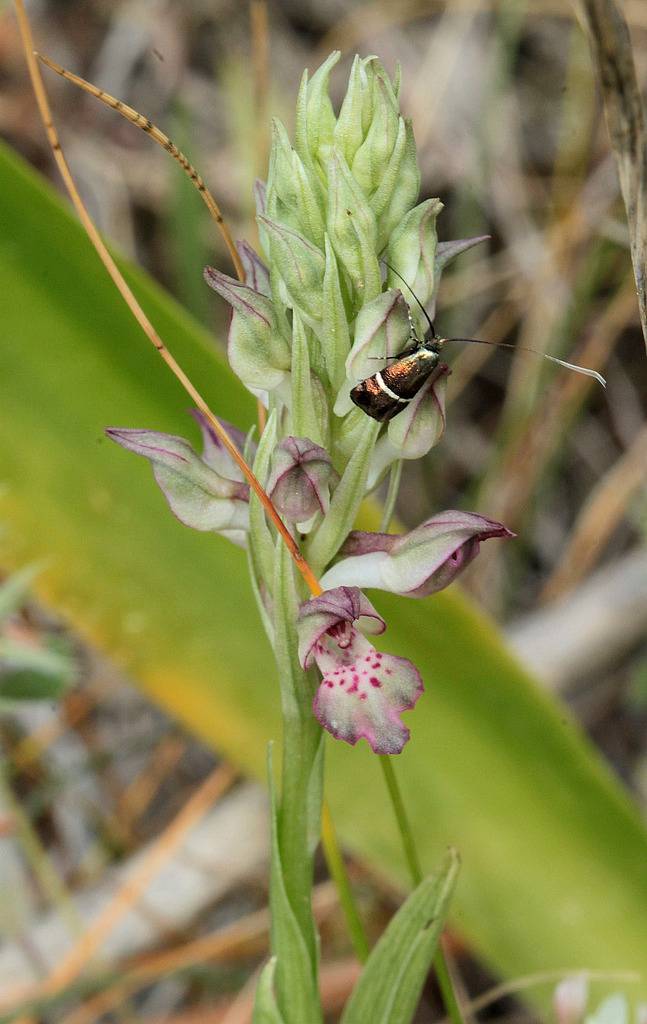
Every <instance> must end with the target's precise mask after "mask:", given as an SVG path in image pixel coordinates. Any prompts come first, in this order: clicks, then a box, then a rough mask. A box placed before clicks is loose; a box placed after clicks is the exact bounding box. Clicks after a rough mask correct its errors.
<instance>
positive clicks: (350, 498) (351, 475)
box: [307, 416, 379, 572]
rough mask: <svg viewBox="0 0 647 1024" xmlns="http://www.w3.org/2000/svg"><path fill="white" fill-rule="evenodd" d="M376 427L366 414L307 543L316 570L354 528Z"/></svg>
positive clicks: (309, 558) (325, 563)
mask: <svg viewBox="0 0 647 1024" xmlns="http://www.w3.org/2000/svg"><path fill="white" fill-rule="evenodd" d="M378 430H379V424H377V423H376V422H375V421H374V420H370V419H369V418H368V416H367V417H366V423H365V424H364V429H363V431H362V435H361V437H360V439H359V442H358V445H357V448H356V449H355V451H354V452H353V455H352V456H351V458H350V461H349V463H348V465H347V466H346V469H345V470H344V474H343V476H342V478H341V480H340V481H339V483H338V484H337V487H336V488H335V491H334V492H333V496H332V499H331V502H330V508H329V509H328V513H327V515H326V518H325V519H324V521H323V522H322V524H321V526H319V527H318V529H317V531H316V533H315V534H314V535H313V537H312V540H311V541H310V543H309V544H308V547H307V558H308V561H310V562H311V563H312V567H313V569H314V571H315V572H321V571H322V570H323V569H324V568H325V566H326V565H328V562H329V561H330V559H331V558H333V557H334V555H336V554H337V551H338V550H339V548H340V546H341V544H342V542H343V541H344V539H345V537H346V536H347V534H348V533H349V532H350V530H351V529H352V527H353V522H354V521H355V517H356V516H357V512H358V510H359V506H360V505H361V503H362V497H363V495H364V491H365V489H366V478H367V477H368V470H369V463H370V460H371V452H372V451H373V446H374V444H375V438H376V437H377V433H378Z"/></svg>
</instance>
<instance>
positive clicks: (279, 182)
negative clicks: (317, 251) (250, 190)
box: [267, 120, 324, 248]
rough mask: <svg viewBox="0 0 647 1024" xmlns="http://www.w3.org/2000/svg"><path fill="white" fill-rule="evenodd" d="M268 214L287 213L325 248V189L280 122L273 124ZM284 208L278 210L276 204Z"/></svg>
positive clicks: (305, 232) (299, 227)
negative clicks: (304, 162) (323, 193)
mask: <svg viewBox="0 0 647 1024" xmlns="http://www.w3.org/2000/svg"><path fill="white" fill-rule="evenodd" d="M267 187H268V196H269V198H268V204H267V205H268V211H269V212H270V215H271V216H272V217H273V218H274V217H276V216H277V215H279V216H280V210H281V209H283V210H285V211H286V213H287V214H288V215H289V219H290V223H291V224H292V225H293V226H295V227H296V228H297V229H298V230H299V231H301V232H302V233H303V234H304V235H305V236H306V237H307V238H309V239H310V240H311V241H313V242H314V243H315V244H316V245H318V246H319V248H323V236H324V217H323V203H322V198H321V188H320V185H319V182H318V181H317V179H316V176H315V174H314V172H313V171H310V170H308V169H307V168H306V167H305V166H304V164H303V161H302V160H301V158H300V157H299V155H298V153H297V152H296V150H294V149H293V148H292V146H291V145H290V140H289V138H288V134H287V132H286V130H285V128H284V127H283V125H282V124H281V122H280V121H278V120H274V121H273V122H272V149H271V153H270V173H269V177H268V186H267ZM277 199H278V200H280V202H281V203H282V204H283V205H282V208H280V207H277V205H276V200H277Z"/></svg>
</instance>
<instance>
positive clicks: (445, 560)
mask: <svg viewBox="0 0 647 1024" xmlns="http://www.w3.org/2000/svg"><path fill="white" fill-rule="evenodd" d="M513 536H514V534H513V533H511V532H510V530H508V529H507V528H506V527H505V526H502V524H501V523H497V522H495V521H494V520H493V519H486V518H485V516H479V515H476V513H474V512H460V511H456V510H453V509H450V510H448V511H447V512H439V513H438V514H437V515H435V516H432V517H431V518H430V519H427V520H425V522H424V523H421V524H420V526H417V527H416V528H415V530H410V531H409V532H408V533H404V534H391V533H365V532H363V531H361V530H357V531H355V532H354V533H351V534H349V536H348V539H347V541H346V543H345V544H344V546H343V547H342V550H341V554H342V556H343V557H342V558H341V559H340V561H339V562H337V564H336V565H333V567H332V568H331V569H329V570H328V572H327V573H325V575H324V576H323V578H322V581H321V582H322V586H324V587H340V586H344V585H348V584H351V583H352V584H353V585H355V586H359V587H376V588H379V589H380V590H387V591H390V592H391V593H394V594H403V595H404V596H406V597H428V596H429V594H435V593H436V592H437V591H438V590H442V589H443V588H444V587H447V586H449V584H450V583H451V582H452V580H454V579H455V578H456V577H457V576H458V574H459V573H460V572H462V571H463V569H465V567H466V566H467V565H469V563H470V562H471V561H472V559H474V558H476V555H477V554H478V551H479V547H480V545H481V542H482V541H484V540H489V539H490V538H491V537H502V538H505V537H513Z"/></svg>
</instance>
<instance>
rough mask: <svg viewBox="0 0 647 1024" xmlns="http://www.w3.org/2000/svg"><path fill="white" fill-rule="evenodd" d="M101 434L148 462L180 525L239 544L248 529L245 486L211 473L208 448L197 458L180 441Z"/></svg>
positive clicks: (145, 434) (151, 434)
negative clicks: (229, 534)
mask: <svg viewBox="0 0 647 1024" xmlns="http://www.w3.org/2000/svg"><path fill="white" fill-rule="evenodd" d="M106 434H107V435H108V437H109V438H111V440H113V441H116V442H117V444H120V445H121V446H122V448H127V449H128V450H129V451H131V452H135V454H137V455H143V456H144V457H145V458H147V459H148V460H149V462H150V463H151V465H152V467H153V474H154V476H155V479H156V480H157V483H158V484H159V486H160V489H161V490H162V493H163V494H164V497H165V498H166V500H167V502H168V504H169V506H170V509H171V511H172V512H173V514H174V515H175V516H177V518H178V519H179V520H180V522H181V523H184V525H185V526H190V527H192V528H193V529H194V530H213V531H216V532H219V531H236V532H235V533H234V535H233V537H232V539H234V540H235V541H238V542H240V540H241V535H240V531H241V530H245V529H247V525H248V503H249V487H248V486H247V484H245V483H242V482H241V481H240V480H236V479H228V478H226V477H225V476H223V475H221V474H220V473H218V472H216V470H215V469H212V467H211V465H209V461H212V462H213V461H214V457H215V452H214V451H213V449H211V450H209V452H208V453H207V458H205V457H204V456H203V457H200V456H199V455H197V454H196V452H195V451H194V450H193V448H192V447H191V445H190V444H189V442H188V441H185V440H184V438H182V437H174V436H173V435H172V434H162V433H159V432H158V431H156V430H126V429H123V428H118V427H109V428H108V429H107V430H106ZM219 458H220V457H219V456H218V460H219ZM207 459H209V461H207Z"/></svg>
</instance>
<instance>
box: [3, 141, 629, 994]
mask: <svg viewBox="0 0 647 1024" xmlns="http://www.w3.org/2000/svg"><path fill="white" fill-rule="evenodd" d="M0 223H2V226H3V229H2V232H0V294H2V295H3V296H4V297H5V302H4V303H3V331H2V337H1V339H0V379H2V381H3V382H5V381H6V382H9V383H10V385H11V386H8V387H5V388H4V389H3V397H2V416H0V480H1V481H2V500H1V502H0V521H1V522H2V523H3V526H4V527H5V528H4V529H3V531H2V537H1V538H0V539H1V542H2V549H1V550H0V564H2V566H3V568H4V569H12V568H17V567H19V566H22V565H25V564H26V563H27V562H29V561H32V560H35V559H47V560H48V561H47V568H46V569H45V570H43V572H42V573H41V574H40V576H39V578H38V580H37V581H36V584H35V588H34V589H35V590H36V591H37V592H38V594H39V596H40V597H41V598H45V599H47V600H50V601H51V602H52V604H53V605H54V606H55V607H56V608H57V609H58V610H60V611H61V612H63V613H64V614H65V615H66V617H67V618H68V620H69V621H70V622H72V623H73V624H74V625H75V627H76V628H77V629H78V630H79V631H80V632H81V634H82V635H84V636H85V638H86V639H88V640H89V641H91V642H93V643H95V644H96V645H97V646H98V647H100V648H101V649H102V650H104V651H106V652H108V653H110V654H111V655H112V656H113V657H114V658H115V659H116V660H117V661H118V662H119V664H120V665H122V666H123V667H124V668H125V669H127V670H128V672H129V673H130V675H131V676H132V677H133V678H135V679H138V680H139V682H140V684H141V685H142V687H143V688H144V689H145V690H146V691H147V692H148V693H150V694H151V695H153V696H155V697H156V699H157V700H159V701H160V702H161V703H162V704H163V705H165V706H166V707H167V708H168V709H169V710H170V711H172V713H173V714H175V715H177V716H178V718H180V719H182V720H183V721H184V722H186V723H187V724H188V725H190V726H191V727H192V728H193V729H194V730H195V731H196V732H197V733H198V734H200V735H201V736H202V737H203V738H204V739H205V740H208V741H209V742H211V743H213V744H214V745H215V746H216V747H217V748H218V749H219V751H220V752H221V753H222V754H224V755H225V756H228V757H230V758H231V759H232V760H233V761H234V762H235V763H237V764H239V765H241V766H242V767H243V768H244V769H246V770H247V771H249V772H252V773H255V774H256V775H257V776H258V777H264V770H265V766H264V751H265V746H266V742H267V740H268V738H270V737H272V736H276V735H277V734H278V731H279V697H278V690H277V684H276V680H275V673H274V669H273V667H272V662H271V653H270V650H269V647H268V644H267V642H266V640H265V638H264V635H263V631H262V629H261V627H260V623H259V620H258V616H257V612H256V608H255V606H254V602H253V597H252V591H251V586H250V583H249V579H248V575H247V567H246V563H245V556H244V553H243V552H242V551H240V550H238V549H236V548H234V547H233V546H232V545H230V544H228V542H227V541H226V540H224V539H223V538H221V537H217V536H214V537H211V536H205V535H204V534H198V533H196V532H194V531H192V530H188V529H187V528H185V527H183V526H181V525H180V524H179V523H178V522H176V521H175V520H174V519H173V518H172V517H171V516H170V514H169V512H168V509H167V507H166V503H165V501H164V498H163V496H162V495H161V494H160V493H159V491H158V490H157V489H156V487H155V485H154V483H153V482H152V480H151V479H150V474H149V473H147V472H145V467H143V466H142V464H141V461H140V460H138V459H132V458H128V456H127V454H126V453H124V452H122V451H120V450H119V449H118V448H117V447H116V446H114V445H111V444H110V442H109V441H107V440H104V437H103V428H104V427H105V426H106V425H107V424H110V423H121V424H124V425H126V424H132V425H133V426H141V427H150V428H151V429H157V430H167V431H169V432H172V433H184V431H185V427H186V424H187V418H186V415H185V410H186V407H187V405H188V402H187V398H186V396H185V394H184V392H183V391H182V390H181V389H180V387H179V385H178V384H177V383H176V382H175V381H174V380H173V379H172V378H171V377H170V375H169V373H168V371H167V369H166V368H165V367H164V366H163V365H162V363H161V361H160V360H159V358H158V356H157V354H156V353H155V352H154V350H153V348H152V346H151V345H150V344H149V343H148V342H147V341H146V340H145V339H144V338H143V337H142V335H141V334H140V332H139V329H138V328H137V327H136V325H135V324H134V323H133V321H132V320H131V318H130V315H129V314H128V312H127V310H126V309H125V308H124V307H123V306H122V304H121V301H120V300H119V299H118V297H117V296H116V295H115V293H114V289H113V287H112V285H111V284H110V282H109V281H108V279H107V277H106V276H105V272H104V270H103V268H102V267H101V266H100V265H99V263H98V260H96V259H95V256H94V254H93V252H92V250H91V249H90V246H89V244H88V242H87V241H86V240H85V238H84V236H83V233H82V231H81V229H80V228H79V226H78V225H77V224H76V223H74V222H73V220H72V219H71V217H70V216H69V215H68V214H67V212H65V211H64V210H63V209H62V206H61V203H60V200H58V199H57V198H56V197H55V196H54V194H53V193H52V192H51V190H49V189H47V188H45V186H44V185H43V184H42V183H41V181H40V179H39V178H38V177H37V176H36V175H35V174H34V173H32V172H31V171H29V170H28V169H27V168H26V167H25V165H24V164H23V163H22V161H20V160H19V159H18V158H16V157H14V156H10V155H9V154H8V152H7V151H6V150H4V149H2V150H0ZM225 269H227V268H225ZM129 278H130V279H131V280H132V281H133V282H134V286H135V288H136V291H137V293H138V295H139V296H140V297H141V299H142V301H143V302H144V305H145V306H146V309H147V311H148V312H149V314H150V315H151V317H152V318H153V321H154V322H155V324H156V326H157V327H158V328H159V329H160V331H161V333H162V335H163V337H164V338H165V340H166V341H167V342H168V344H169V345H170V346H171V348H172V350H173V352H174V354H175V355H176V356H177V358H178V359H179V360H180V362H181V363H182V365H183V366H184V367H185V369H186V370H187V372H188V373H189V375H190V376H191V378H192V379H193V380H195V382H196V383H197V384H198V385H199V386H200V387H201V388H203V390H204V393H205V397H206V398H207V400H208V401H209V403H210V404H211V406H212V408H213V409H214V411H215V412H217V413H218V415H221V416H224V417H225V418H227V419H228V420H230V421H233V422H236V423H237V424H238V425H239V426H241V427H245V428H246V427H247V426H249V424H250V423H251V422H252V420H253V417H254V401H253V398H252V397H251V396H250V395H249V394H248V393H247V392H246V391H245V390H244V389H243V388H242V387H241V385H240V384H239V383H238V382H237V381H236V380H235V379H234V377H233V375H232V374H231V373H230V371H229V370H228V369H227V367H226V366H225V364H224V361H223V360H221V359H219V358H218V357H217V355H216V353H215V345H214V342H213V340H212V339H211V338H210V337H209V336H208V335H207V334H206V332H204V331H203V330H201V329H200V328H199V327H198V325H196V324H195V322H194V321H192V320H191V319H190V318H189V317H188V316H187V315H186V314H184V313H183V312H182V311H181V310H180V309H179V308H178V306H177V305H176V304H175V303H173V302H172V301H171V300H170V299H169V298H168V297H167V296H166V295H164V293H163V292H162V291H161V290H160V289H159V288H157V287H156V286H155V285H153V284H152V283H151V282H150V281H149V280H148V279H146V278H145V277H144V276H143V275H142V274H139V273H134V272H130V271H129ZM9 300H10V301H9ZM214 301H217V300H216V299H215V297H214ZM194 438H195V441H196V443H197V441H198V434H197V428H196V432H195V434H194ZM142 469H143V470H144V472H142ZM430 511H431V510H430ZM364 525H365V526H367V527H368V526H369V525H370V524H364ZM373 525H374V524H373ZM370 596H371V600H372V601H373V602H374V603H375V604H376V605H377V606H378V608H379V610H380V612H381V613H382V614H383V615H384V617H385V618H386V620H387V623H388V627H389V628H388V631H387V633H386V634H385V637H384V641H383V644H384V646H385V648H387V649H388V650H389V651H390V652H392V653H395V654H400V655H403V656H406V657H408V658H411V659H412V661H414V662H415V663H416V665H417V666H418V667H419V668H420V670H421V672H422V674H423V678H424V681H425V685H426V688H427V693H426V694H425V695H424V696H423V697H422V699H421V700H420V701H419V702H418V705H417V707H416V709H415V711H414V712H412V713H411V714H410V715H409V718H408V724H409V725H410V726H411V730H412V739H411V741H410V743H409V744H408V745H407V747H406V749H405V751H404V753H403V754H401V755H400V756H399V758H398V765H397V768H398V776H399V779H400V783H401V785H402V788H403V791H404V796H405V799H406V801H407V804H408V808H409V811H410V816H411V819H412V823H413V829H414V832H415V837H416V841H417V843H418V847H419V851H420V854H421V858H422V860H423V863H424V864H427V865H429V864H432V863H434V862H436V861H437V860H438V859H439V857H440V855H441V853H442V851H443V850H444V849H445V848H446V847H447V846H448V845H453V846H455V847H457V848H458V849H459V850H460V853H461V858H462V864H463V867H462V872H461V884H460V886H459V887H458V889H457V892H456V897H455V900H454V902H453V904H452V914H453V915H454V919H455V921H456V924H457V926H458V927H459V928H460V932H461V934H462V935H463V936H464V937H465V938H466V940H467V941H468V942H470V943H471V944H473V946H474V948H475V950H476V951H477V952H478V953H479V954H480V955H481V956H483V957H485V959H486V960H487V961H488V962H489V964H490V965H491V966H492V967H493V968H494V969H496V970H497V971H499V972H500V973H501V974H502V975H503V976H505V977H516V976H518V975H522V974H529V973H532V972H534V971H540V970H546V969H549V968H555V967H556V966H557V967H559V968H560V969H561V968H564V969H565V968H568V967H573V968H582V967H583V966H586V967H588V968H591V969H595V968H600V969H607V970H608V969H609V968H610V967H611V968H619V967H621V968H623V969H624V970H629V969H632V968H633V969H636V970H637V971H643V970H644V963H645V950H647V871H646V870H645V865H646V864H647V838H646V836H645V831H644V828H643V825H642V823H641V821H640V818H639V815H638V814H637V812H636V810H635V808H634V807H633V806H632V805H631V803H630V801H629V799H628V797H627V795H626V793H625V792H624V791H623V790H622V788H621V786H620V785H619V783H618V782H617V780H615V779H614V778H612V776H611V773H610V771H609V770H608V769H607V767H606V766H605V765H604V764H603V763H602V761H601V760H600V758H599V757H598V756H597V754H596V753H595V751H594V750H593V748H592V746H591V745H590V744H589V743H588V741H587V740H586V739H585V738H583V736H582V734H581V733H580V731H579V730H578V729H577V728H576V727H575V726H574V725H573V724H572V722H571V721H570V719H569V716H568V714H567V712H566V711H565V710H564V709H563V708H562V707H561V706H559V705H558V704H557V703H556V702H555V701H554V700H553V699H552V698H551V697H549V696H547V695H546V694H545V693H543V692H542V691H541V690H540V689H539V688H538V687H537V685H536V684H535V683H534V681H533V680H532V678H530V677H529V676H528V674H527V673H526V672H525V671H524V670H523V668H521V667H520V665H519V663H518V662H517V661H516V660H515V659H514V658H513V657H512V655H511V654H510V653H509V651H508V650H507V649H506V647H505V646H504V644H503V642H502V640H501V638H500V636H499V635H498V633H497V630H496V627H495V626H494V624H493V623H492V622H491V620H490V619H489V618H487V617H485V616H483V615H482V614H480V613H479V611H478V610H477V609H476V608H475V606H474V605H473V604H472V603H471V602H470V601H469V600H468V599H467V598H466V597H465V596H464V595H463V594H462V593H461V591H460V590H459V589H458V588H457V587H456V586H453V587H452V588H451V589H450V590H449V591H445V592H443V593H441V594H437V595H436V596H434V597H432V598H429V599H427V600H424V601H407V600H405V599H403V598H397V597H390V596H388V595H383V594H380V595H378V596H375V595H373V594H371V595H370ZM327 746H328V755H329V756H328V775H329V779H328V786H327V788H328V792H329V795H330V800H331V804H332V809H333V813H334V816H335V821H336V823H337V825H338V828H339V832H340V834H341V838H342V839H343V840H344V841H345V842H346V843H347V844H348V845H349V846H351V847H352V848H353V849H354V850H355V851H356V852H357V853H359V854H361V855H362V856H364V857H366V858H367V860H368V861H369V862H370V863H372V864H374V865H375V866H376V867H378V868H379V869H380V870H381V871H382V872H383V873H387V874H388V875H389V876H390V877H391V878H392V879H393V880H395V881H400V882H404V881H405V880H406V871H405V867H404V864H403V863H402V858H401V851H400V845H399V839H398V836H397V834H396V833H395V829H394V827H393V824H392V821H391V818H390V815H389V814H388V813H386V807H385V795H384V790H383V786H382V783H381V780H380V769H379V765H378V763H377V760H376V758H375V757H374V756H372V755H371V754H370V752H369V751H368V750H367V749H365V745H364V744H358V746H357V747H356V748H354V749H351V748H349V747H346V746H345V745H344V744H341V743H333V742H329V743H328V744H327ZM363 748H364V749H363ZM645 997H647V979H644V980H643V982H642V984H641V985H640V984H639V985H636V998H643V999H644V998H645Z"/></svg>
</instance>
